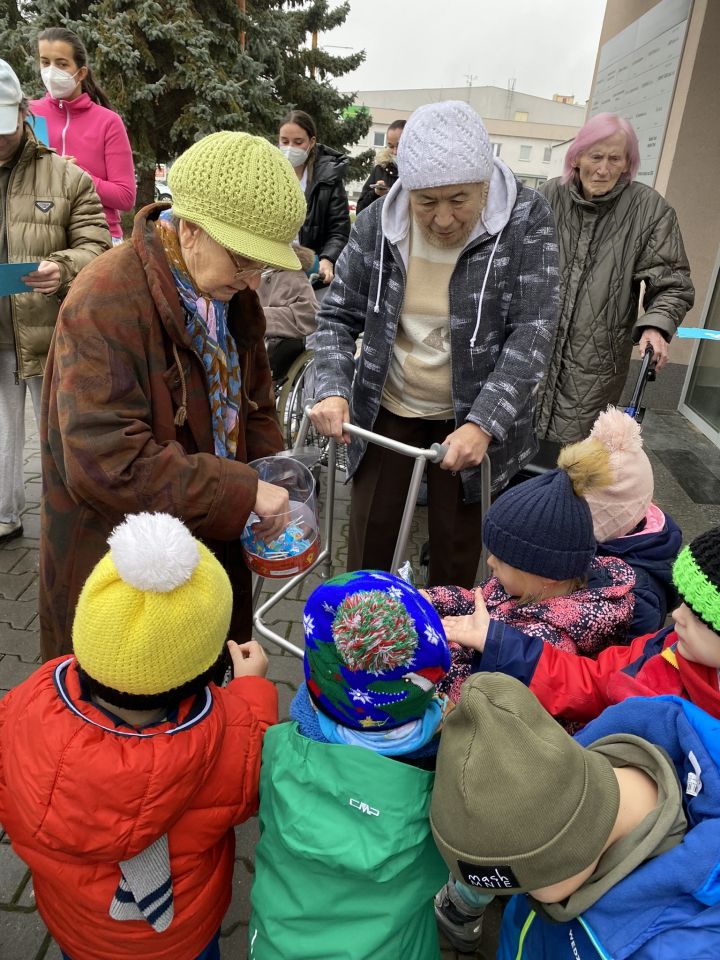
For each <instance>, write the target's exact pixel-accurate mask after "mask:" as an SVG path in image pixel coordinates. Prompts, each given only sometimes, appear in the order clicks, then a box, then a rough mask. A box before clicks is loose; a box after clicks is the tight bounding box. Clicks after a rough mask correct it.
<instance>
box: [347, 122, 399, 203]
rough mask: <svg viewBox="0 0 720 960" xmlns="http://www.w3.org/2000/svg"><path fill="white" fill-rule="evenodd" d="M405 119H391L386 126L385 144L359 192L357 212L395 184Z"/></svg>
mask: <svg viewBox="0 0 720 960" xmlns="http://www.w3.org/2000/svg"><path fill="white" fill-rule="evenodd" d="M406 122H407V121H405V120H393V122H392V123H391V124H390V126H389V127H388V128H387V134H386V141H387V146H384V147H383V148H382V150H379V151H378V153H377V156H376V157H375V166H374V167H373V171H372V173H371V174H370V176H369V177H368V178H367V180H366V181H365V184H364V186H363V188H362V192H361V193H360V197H359V198H358V202H357V212H358V213H360V211H361V210H364V209H365V207H369V206H370V204H371V203H374V202H375V201H376V200H379V199H380V197H384V196H385V194H387V193H389V192H390V190H391V189H392V188H393V186H394V185H395V181H396V180H397V178H398V170H397V161H396V157H397V152H398V144H399V143H400V137H401V136H402V132H403V130H404V128H405V123H406Z"/></svg>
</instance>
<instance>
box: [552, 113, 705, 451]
mask: <svg viewBox="0 0 720 960" xmlns="http://www.w3.org/2000/svg"><path fill="white" fill-rule="evenodd" d="M639 167H640V152H639V149H638V141H637V136H636V135H635V131H634V130H633V128H632V126H631V125H630V123H628V121H627V120H625V119H623V118H622V117H618V116H617V115H616V114H614V113H599V114H597V116H595V117H593V118H592V119H591V120H588V122H587V123H586V124H585V126H584V127H583V128H582V129H581V130H580V132H579V133H578V135H577V136H576V137H575V139H574V140H573V142H572V143H571V144H570V147H569V148H568V151H567V154H566V156H565V169H564V173H563V176H562V177H558V178H556V179H554V180H548V181H547V183H544V184H543V185H542V186H541V187H540V193H542V194H543V195H544V196H545V199H546V200H547V201H548V203H549V204H550V206H551V207H552V211H553V213H554V215H555V223H556V226H557V239H558V246H559V248H560V317H559V323H558V328H557V334H556V338H555V346H554V349H553V353H552V355H551V358H550V366H549V368H548V372H547V376H546V379H545V382H544V383H543V385H542V386H541V388H540V395H539V399H538V405H537V429H538V436H539V437H541V438H545V439H547V440H551V441H555V442H559V443H574V442H575V441H578V440H583V439H584V438H585V437H586V436H587V435H588V434H589V433H590V429H591V427H592V425H593V423H594V422H595V420H596V418H597V416H598V414H599V413H601V412H602V411H603V410H604V409H605V407H607V405H608V404H613V405H616V404H617V403H618V401H619V400H620V395H621V393H622V390H623V387H624V385H625V380H626V378H627V372H628V367H629V365H630V355H631V353H632V346H633V343H639V346H640V354H641V355H642V354H643V353H644V351H645V350H646V348H647V347H648V346H650V347H651V348H652V351H653V355H654V359H655V360H656V361H657V369H658V370H660V369H661V368H662V367H663V366H664V365H665V363H666V362H667V356H668V342H669V341H670V339H671V337H672V336H673V334H674V333H675V329H676V328H677V327H678V326H679V325H680V323H682V320H683V317H684V316H685V314H686V312H687V311H688V310H689V309H690V307H691V306H692V305H693V299H694V290H693V285H692V282H691V280H690V268H689V266H688V261H687V257H686V256H685V250H684V248H683V242H682V236H681V234H680V227H679V225H678V221H677V217H676V216H675V211H674V210H673V208H672V207H671V206H670V204H669V203H667V201H666V200H665V199H664V198H663V197H661V196H660V194H659V193H658V192H657V191H656V190H653V188H652V187H649V186H647V185H646V184H644V183H637V182H636V181H635V176H636V175H637V172H638V169H639ZM641 284H644V291H643V294H642V307H643V313H642V315H640V316H638V305H639V303H640V302H641V301H640V291H641Z"/></svg>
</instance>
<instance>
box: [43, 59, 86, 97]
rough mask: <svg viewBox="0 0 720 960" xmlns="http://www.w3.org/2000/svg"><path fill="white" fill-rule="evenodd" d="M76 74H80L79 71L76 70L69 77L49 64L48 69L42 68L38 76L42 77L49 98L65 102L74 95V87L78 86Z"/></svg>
mask: <svg viewBox="0 0 720 960" xmlns="http://www.w3.org/2000/svg"><path fill="white" fill-rule="evenodd" d="M78 73H80V71H79V70H76V71H75V73H73V74H72V75H70V74H69V73H65V71H64V70H59V69H58V68H57V67H54V66H52V64H51V65H50V66H49V67H43V68H42V70H41V71H40V76H41V77H42V82H43V83H44V84H45V89H46V90H47V92H48V93H49V94H50V96H51V97H55V99H56V100H65V99H67V97H69V96H70V94H71V93H74V91H75V87H77V85H78V82H77V80H76V79H75V77H76V76H77V75H78Z"/></svg>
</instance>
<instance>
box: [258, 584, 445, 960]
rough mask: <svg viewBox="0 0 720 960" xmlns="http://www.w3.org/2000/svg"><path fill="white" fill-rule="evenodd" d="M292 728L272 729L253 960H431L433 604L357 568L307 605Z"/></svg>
mask: <svg viewBox="0 0 720 960" xmlns="http://www.w3.org/2000/svg"><path fill="white" fill-rule="evenodd" d="M303 622H304V627H305V643H306V649H305V659H304V663H305V677H306V683H305V684H303V685H302V687H301V688H300V690H299V692H298V694H297V696H296V698H295V700H294V701H293V705H292V707H291V716H292V717H293V720H292V721H291V722H289V723H283V724H280V725H279V726H277V727H275V728H274V729H272V730H270V731H268V733H267V734H266V735H265V741H264V745H263V762H262V770H261V776H260V830H261V837H260V841H259V843H258V845H257V847H256V850H255V880H254V882H253V889H252V896H251V899H252V916H251V918H250V927H249V948H248V955H249V957H250V960H287V958H289V957H292V958H293V960H398V958H399V957H402V958H403V960H438V958H439V955H440V951H439V945H438V935H437V927H436V924H435V917H434V912H433V896H434V894H435V893H436V892H437V890H438V889H439V888H440V887H441V886H442V885H443V883H444V882H445V880H446V878H447V873H446V870H445V868H444V865H443V861H442V859H441V858H440V856H439V854H438V852H437V850H436V848H435V844H434V843H433V839H432V835H431V832H430V824H429V818H428V813H429V803H430V795H431V792H432V786H433V780H434V768H435V754H436V752H437V746H438V741H439V733H440V728H441V726H442V723H443V719H444V714H445V707H446V700H445V698H443V697H439V696H438V695H436V693H435V683H436V682H437V681H438V680H440V679H441V678H442V677H443V676H444V675H445V673H446V672H447V670H448V668H449V666H450V653H449V650H448V645H447V641H446V639H445V634H444V632H443V629H442V626H441V624H440V620H439V618H438V616H437V614H436V613H435V611H434V610H433V608H432V606H431V604H430V603H429V602H428V601H427V600H425V599H424V598H423V597H422V596H421V595H420V594H419V593H418V592H417V590H415V589H414V588H413V587H411V586H409V585H408V584H407V583H405V582H404V581H403V580H401V579H399V578H398V577H395V576H392V575H391V574H388V573H380V572H375V571H358V572H355V573H348V574H344V575H343V576H340V577H335V578H334V579H332V580H329V581H327V583H324V584H322V585H321V586H319V587H318V588H317V589H316V590H315V591H314V592H313V593H312V595H311V596H310V598H309V600H308V601H307V604H306V606H305V615H304V617H303Z"/></svg>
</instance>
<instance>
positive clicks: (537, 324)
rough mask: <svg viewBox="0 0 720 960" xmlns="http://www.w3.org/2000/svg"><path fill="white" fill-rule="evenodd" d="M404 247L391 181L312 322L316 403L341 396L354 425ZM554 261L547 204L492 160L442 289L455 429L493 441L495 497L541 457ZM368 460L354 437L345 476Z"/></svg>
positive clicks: (386, 350)
mask: <svg viewBox="0 0 720 960" xmlns="http://www.w3.org/2000/svg"><path fill="white" fill-rule="evenodd" d="M409 238H410V210H409V194H408V192H407V191H406V190H404V189H403V187H402V183H401V182H400V181H399V182H398V183H396V184H395V185H394V187H393V188H392V190H391V191H390V193H389V194H388V196H387V197H386V198H384V199H382V200H379V201H378V202H377V203H373V204H371V205H370V206H369V207H368V208H367V209H366V210H363V211H362V213H361V214H360V215H359V216H358V218H357V220H356V221H355V224H354V226H353V229H352V232H351V234H350V240H349V242H348V245H347V247H346V248H345V250H344V251H343V253H342V254H341V256H340V258H339V260H338V262H337V264H336V267H335V279H334V280H333V282H332V285H331V286H330V289H329V291H328V293H327V295H326V297H325V299H324V300H323V303H322V306H321V309H320V314H319V317H318V332H317V343H316V363H317V374H318V391H317V393H316V398H317V399H323V398H325V397H329V396H342V397H345V399H347V400H348V401H350V404H351V406H350V416H351V420H352V422H353V423H354V424H356V425H358V426H361V427H365V428H366V429H370V430H371V429H372V427H373V424H374V423H375V419H376V417H377V414H378V411H379V409H380V399H381V396H382V391H383V386H384V384H385V379H386V377H387V373H388V367H389V365H390V358H391V354H392V350H393V344H394V341H395V335H396V332H397V326H398V321H399V318H400V314H401V311H402V305H403V297H404V291H405V278H406V264H407V261H408V254H409V247H410V239H409ZM557 264H558V251H557V244H556V241H555V228H554V225H553V218H552V212H551V211H550V208H549V207H548V205H547V203H546V201H545V200H544V199H543V198H542V197H541V196H540V195H539V194H538V193H537V192H536V191H534V190H530V189H528V188H527V187H523V186H522V185H520V184H519V183H518V181H517V180H516V179H515V177H514V176H513V174H512V173H511V171H510V170H509V168H508V167H506V166H505V165H504V164H503V163H502V162H501V161H499V160H496V162H495V169H494V172H493V176H492V180H491V186H490V191H489V198H488V204H487V206H486V208H485V210H484V211H483V215H482V217H481V220H480V221H479V223H478V225H477V227H476V228H475V230H474V232H473V234H472V235H471V237H470V239H469V241H468V244H467V246H466V247H465V249H464V250H463V252H462V254H461V255H460V257H459V259H458V262H457V265H456V267H455V269H454V271H453V274H452V277H451V280H450V291H449V292H450V351H451V365H452V394H453V406H454V409H455V422H456V425H457V426H461V425H462V424H463V423H465V422H467V421H470V422H471V423H476V424H478V425H479V426H481V427H482V428H483V429H484V430H486V431H487V432H488V433H490V434H491V435H492V437H493V441H492V443H491V444H490V448H489V450H488V453H489V455H490V462H491V468H492V471H491V472H492V487H493V489H494V490H497V489H500V488H502V487H503V486H504V485H505V484H506V483H507V481H508V480H509V479H510V477H511V476H512V475H513V474H514V473H516V472H517V471H518V470H519V469H520V468H521V466H522V465H523V464H524V463H525V462H526V461H527V460H529V459H530V457H531V456H532V455H533V453H534V452H535V450H536V449H537V440H536V437H535V431H534V426H533V420H534V414H535V401H536V395H537V387H538V383H539V382H540V380H541V379H542V377H543V375H544V373H545V370H546V368H547V364H548V361H549V357H550V350H551V349H552V344H553V341H554V337H555V326H556V322H557V305H558V265H557ZM483 284H484V292H483V294H482V298H481V290H482V289H483ZM361 332H364V337H363V343H362V351H361V354H360V359H359V364H358V368H357V375H356V376H355V379H354V383H353V375H354V374H355V360H354V356H355V341H356V338H357V337H358V335H359V334H360V333H361ZM351 384H352V387H351ZM364 452H365V444H364V443H363V442H362V441H360V440H357V439H356V438H353V441H352V444H351V446H350V449H349V453H348V475H349V476H352V474H353V473H354V472H355V470H356V469H357V466H358V464H359V462H360V460H361V459H362V456H363V454H364ZM462 479H463V485H464V493H465V500H466V502H477V501H479V499H480V469H479V468H472V469H468V470H464V471H463V472H462Z"/></svg>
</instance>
